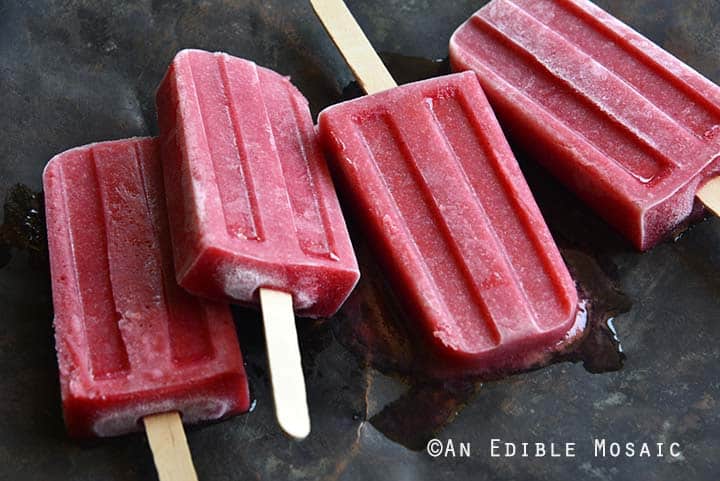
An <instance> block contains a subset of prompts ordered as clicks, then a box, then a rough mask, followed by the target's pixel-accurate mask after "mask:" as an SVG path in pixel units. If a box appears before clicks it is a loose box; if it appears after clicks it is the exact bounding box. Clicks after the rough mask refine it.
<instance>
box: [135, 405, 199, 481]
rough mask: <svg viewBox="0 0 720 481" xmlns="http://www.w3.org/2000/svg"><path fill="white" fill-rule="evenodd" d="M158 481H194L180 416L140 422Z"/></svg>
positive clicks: (176, 413) (171, 414)
mask: <svg viewBox="0 0 720 481" xmlns="http://www.w3.org/2000/svg"><path fill="white" fill-rule="evenodd" d="M143 423H144V424H145V432H146V434H147V437H148V442H149V443H150V449H151V450H152V453H153V459H154V461H155V469H157V473H158V478H159V479H160V481H197V479H198V478H197V474H196V473H195V466H194V465H193V461H192V456H191V455H190V448H189V447H188V443H187V438H186V437H185V431H184V430H183V425H182V421H181V419H180V413H178V412H169V413H161V414H154V415H152V416H146V417H144V418H143Z"/></svg>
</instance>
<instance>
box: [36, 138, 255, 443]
mask: <svg viewBox="0 0 720 481" xmlns="http://www.w3.org/2000/svg"><path fill="white" fill-rule="evenodd" d="M43 181H44V187H45V195H46V209H47V218H48V231H49V232H51V233H53V234H52V235H50V236H49V243H50V252H51V269H52V274H53V303H54V307H55V331H56V344H57V351H58V363H59V368H60V378H61V388H62V397H63V406H64V413H65V420H66V423H67V426H68V430H69V431H70V433H71V434H73V435H76V436H90V435H98V436H112V435H117V434H122V433H125V432H129V431H133V430H137V429H139V425H138V421H139V419H140V418H141V417H142V416H144V415H147V414H155V413H158V412H164V411H166V410H177V411H180V412H182V414H183V418H184V420H185V421H187V422H196V421H199V420H208V419H217V418H219V417H222V416H225V415H227V414H230V413H235V412H240V411H243V410H245V409H247V407H248V404H249V399H248V391H247V381H246V379H245V374H244V370H243V367H242V358H241V354H240V351H239V347H238V343H237V338H236V335H235V329H234V324H233V322H232V318H231V316H230V311H229V309H228V307H227V306H225V305H220V304H213V303H209V302H204V301H200V300H198V299H196V298H193V297H191V296H189V295H188V294H187V293H185V292H183V291H182V290H181V289H180V288H179V287H178V286H177V285H176V284H175V282H174V273H173V271H172V265H173V264H172V256H171V252H170V244H169V236H168V232H167V219H166V218H165V217H164V216H165V203H164V193H163V189H162V172H161V170H160V160H159V156H158V155H157V145H156V143H155V141H154V140H153V139H131V140H123V141H115V142H106V143H101V144H92V145H89V146H85V147H80V148H77V149H73V150H70V151H67V152H64V153H62V154H59V155H58V156H56V157H54V158H53V159H52V160H51V161H50V162H49V163H48V166H47V167H46V169H45V173H44V175H43ZM140 274H141V275H140ZM208 319H212V321H213V322H212V323H209V322H208ZM211 324H212V325H211Z"/></svg>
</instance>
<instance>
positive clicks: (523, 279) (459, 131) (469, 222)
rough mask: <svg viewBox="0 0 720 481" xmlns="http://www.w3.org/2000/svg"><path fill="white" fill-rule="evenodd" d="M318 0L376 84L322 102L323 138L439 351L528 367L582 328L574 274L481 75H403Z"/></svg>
mask: <svg viewBox="0 0 720 481" xmlns="http://www.w3.org/2000/svg"><path fill="white" fill-rule="evenodd" d="M312 3H313V6H314V7H315V9H316V12H317V13H318V15H319V16H320V18H321V19H322V21H323V23H324V24H325V26H326V28H327V29H328V31H329V33H330V35H331V37H333V39H334V40H335V43H336V44H337V45H338V47H339V48H340V50H341V52H342V53H343V55H345V57H346V59H347V60H348V63H349V64H350V65H351V66H352V67H353V70H354V72H355V75H356V77H358V78H359V80H360V82H361V85H363V86H364V88H365V89H366V90H367V91H368V93H369V94H370V95H368V96H366V97H362V98H360V99H356V100H351V101H348V102H344V103H341V104H338V105H335V106H332V107H329V108H327V109H325V110H324V111H323V112H321V113H320V116H319V119H318V128H319V133H320V138H321V142H322V143H323V145H324V146H325V147H326V148H327V150H328V152H329V154H330V155H331V157H332V161H331V162H330V165H331V170H333V172H334V173H336V174H337V178H338V187H339V189H340V192H341V193H342V197H343V198H344V200H346V201H347V203H348V204H349V205H352V206H353V210H354V213H355V214H356V215H357V217H358V219H359V220H360V222H361V225H363V226H364V227H365V228H366V232H367V235H368V238H369V240H370V242H371V245H372V247H373V248H374V251H375V252H376V253H377V255H378V257H379V259H380V260H381V262H382V264H383V266H384V269H385V272H386V273H387V275H388V277H389V279H390V282H391V285H392V288H393V290H395V291H396V293H397V294H398V297H399V298H400V299H401V300H402V301H403V302H404V304H405V309H406V314H407V317H408V318H409V319H412V321H413V325H414V326H415V327H416V328H415V331H416V332H418V333H419V334H420V337H422V338H423V339H424V340H425V341H426V342H427V343H428V345H429V346H431V348H432V349H433V351H434V353H435V354H436V357H437V359H439V360H441V361H442V362H444V363H445V364H447V365H448V366H451V367H453V368H454V369H455V371H454V372H455V373H460V374H468V373H484V372H488V371H491V372H494V371H498V370H503V369H522V368H525V367H529V365H531V364H532V363H533V362H534V361H536V360H537V359H538V356H539V355H540V353H546V352H548V351H552V350H553V349H554V348H555V347H556V345H557V344H558V343H559V342H561V341H563V340H564V339H566V337H567V336H568V333H570V332H573V333H579V332H581V330H579V329H574V328H575V327H576V323H578V322H582V321H581V320H580V321H578V319H579V316H578V296H577V292H576V289H575V284H574V282H573V280H572V278H571V277H570V274H569V273H568V270H567V268H566V267H565V264H564V263H563V260H562V258H561V256H560V253H559V251H558V249H557V247H556V246H555V243H554V242H553V239H552V237H551V236H550V233H549V231H548V229H547V227H546V225H545V222H544V220H543V218H542V216H541V214H540V212H539V210H538V207H537V206H536V204H535V201H534V199H533V197H532V195H531V193H530V190H529V189H528V186H527V184H526V183H525V180H524V178H523V176H522V174H521V172H520V169H519V167H518V164H517V162H516V161H515V158H514V157H513V154H512V152H511V151H510V148H509V146H508V144H507V142H506V140H505V138H504V137H503V134H502V131H501V130H500V127H499V126H498V124H497V120H496V119H495V117H494V114H493V112H492V110H491V109H490V106H489V104H488V103H487V100H486V98H485V96H484V94H483V92H482V89H481V87H480V84H479V83H478V81H477V78H476V77H475V75H474V74H472V73H470V72H467V73H465V74H455V75H449V76H445V77H440V78H436V79H430V80H425V81H421V82H416V83H413V84H409V85H405V86H402V87H395V85H394V82H393V81H392V78H391V77H390V75H389V74H388V73H387V71H386V70H385V68H384V66H382V63H381V61H380V60H379V59H378V58H377V56H376V55H375V54H374V52H373V51H372V47H370V46H369V43H368V42H367V39H366V38H365V37H364V35H362V32H361V31H360V30H359V27H357V25H356V24H355V23H354V20H353V19H352V16H351V15H350V13H349V12H348V11H347V8H346V7H345V6H344V5H343V4H342V2H336V1H327V0H313V2H312ZM362 45H365V47H364V48H362V47H361V46H362ZM347 47H350V49H348V48H347ZM361 50H364V51H363V52H362V53H360V51H361ZM368 50H369V53H368ZM376 72H377V74H376ZM378 91H379V92H378Z"/></svg>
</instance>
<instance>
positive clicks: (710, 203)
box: [697, 177, 720, 217]
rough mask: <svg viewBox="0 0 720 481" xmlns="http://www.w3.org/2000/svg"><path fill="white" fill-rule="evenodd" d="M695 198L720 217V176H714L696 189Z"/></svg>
mask: <svg viewBox="0 0 720 481" xmlns="http://www.w3.org/2000/svg"><path fill="white" fill-rule="evenodd" d="M697 198H698V199H700V202H702V203H703V204H704V205H705V207H707V208H708V209H710V210H711V211H712V212H713V214H715V215H716V216H718V217H720V177H715V178H714V179H712V180H711V181H710V182H708V183H706V184H705V185H704V186H703V187H702V188H701V189H700V190H698V192H697Z"/></svg>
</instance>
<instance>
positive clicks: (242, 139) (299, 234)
mask: <svg viewBox="0 0 720 481" xmlns="http://www.w3.org/2000/svg"><path fill="white" fill-rule="evenodd" d="M157 105H158V119H159V123H160V132H161V138H162V140H163V142H164V144H163V163H164V165H165V166H166V167H167V169H166V173H165V175H166V182H165V183H166V186H167V189H168V203H169V205H170V206H171V208H170V222H171V229H172V239H173V247H174V250H175V262H176V267H177V276H178V282H179V283H180V285H182V286H183V287H185V288H186V289H187V290H189V291H190V292H193V293H196V294H199V295H202V296H205V297H209V298H216V299H224V300H229V301H233V302H240V303H246V304H256V303H257V302H258V289H259V288H261V287H265V288H273V289H277V290H282V291H284V292H289V293H291V294H292V296H293V305H294V308H295V312H296V313H297V314H298V315H301V316H309V317H328V316H331V315H332V314H334V313H335V312H336V311H337V310H338V308H339V307H340V305H341V304H342V303H343V301H344V300H345V298H347V296H348V295H349V294H350V291H351V290H352V288H353V287H354V286H355V284H356V282H357V280H358V277H359V274H358V268H357V262H356V260H355V254H354V252H353V249H352V245H351V244H350V238H349V236H348V233H347V228H346V227H345V221H344V218H343V216H342V212H341V211H340V207H339V204H338V201H337V198H336V195H335V191H334V188H333V186H332V183H331V180H330V176H329V174H328V172H327V166H326V165H325V160H324V159H323V158H322V154H321V152H320V150H319V148H318V146H317V141H316V138H315V132H314V127H313V123H312V119H311V117H310V111H309V109H308V105H307V100H305V98H304V97H303V96H302V94H300V92H299V91H298V90H297V89H296V88H295V87H294V86H293V85H292V84H291V83H290V82H289V80H288V79H287V78H286V77H283V76H281V75H278V74H277V73H275V72H273V71H271V70H268V69H265V68H262V67H258V66H257V65H255V64H254V63H253V62H250V61H247V60H243V59H239V58H235V57H231V56H230V55H227V54H223V53H210V52H204V51H200V50H184V51H181V52H180V53H178V54H177V55H176V56H175V59H174V60H173V62H172V64H171V66H170V69H169V70H168V73H167V75H166V76H165V79H164V80H163V82H162V84H161V85H160V88H159V89H158V94H157Z"/></svg>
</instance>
